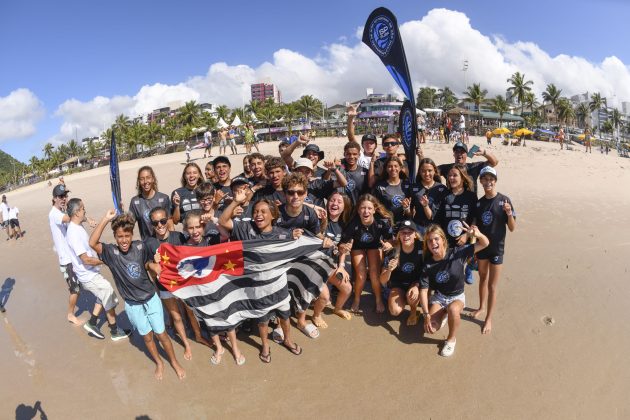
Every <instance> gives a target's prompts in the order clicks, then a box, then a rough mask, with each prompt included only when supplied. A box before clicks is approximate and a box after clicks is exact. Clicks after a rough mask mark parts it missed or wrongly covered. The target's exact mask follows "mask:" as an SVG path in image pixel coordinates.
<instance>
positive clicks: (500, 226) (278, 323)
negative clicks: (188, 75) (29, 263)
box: [49, 115, 515, 378]
mask: <svg viewBox="0 0 630 420" xmlns="http://www.w3.org/2000/svg"><path fill="white" fill-rule="evenodd" d="M352 118H353V115H349V119H350V120H351V119H352ZM382 146H383V149H384V153H383V156H382V157H381V154H379V153H377V151H376V149H377V138H376V137H375V136H374V135H372V134H366V135H364V136H363V137H362V138H361V142H360V143H359V142H357V141H356V138H355V135H354V126H353V124H352V123H351V121H350V122H349V124H348V142H347V143H346V144H345V146H344V157H343V159H341V160H338V159H333V160H324V152H323V151H322V150H320V148H319V147H318V146H317V145H316V144H313V143H311V142H310V141H309V139H308V138H307V137H300V138H299V139H298V140H297V141H295V142H293V143H291V144H289V143H288V142H281V143H279V147H278V155H277V156H265V155H262V154H261V153H258V152H254V153H250V154H248V155H246V156H245V157H244V159H243V172H242V173H241V174H238V175H237V176H235V177H233V176H232V174H231V166H232V162H231V161H230V159H229V158H228V157H227V156H224V155H220V156H218V157H216V158H214V159H213V160H211V161H209V162H208V163H207V164H206V166H205V167H204V170H203V171H202V169H201V167H200V166H199V165H198V164H197V163H194V162H189V163H187V164H186V165H185V167H184V170H183V172H182V176H181V180H180V182H181V186H180V187H179V188H177V189H175V190H174V191H173V192H172V193H171V194H170V195H168V194H165V193H163V192H160V191H159V189H158V180H157V176H156V174H155V173H154V171H153V169H152V168H151V167H149V166H144V167H142V168H140V169H139V170H138V174H137V183H136V186H137V194H136V195H134V197H132V198H131V199H130V201H129V209H128V212H127V213H123V214H119V215H117V214H116V212H115V211H114V210H110V211H108V212H106V214H105V215H104V216H103V218H102V220H101V221H100V223H96V222H95V221H93V220H89V219H88V218H87V217H86V209H85V203H84V202H83V201H82V200H80V199H79V198H72V199H68V193H69V192H70V191H68V189H67V188H66V186H65V185H62V184H60V185H57V186H55V188H54V189H53V201H52V209H51V211H50V213H49V223H50V228H51V231H52V235H53V240H54V243H55V248H56V251H57V254H58V256H59V265H60V270H61V272H62V273H63V275H64V278H65V280H66V282H67V285H68V288H69V291H70V298H69V302H68V315H67V317H68V321H70V322H72V323H75V324H79V323H80V321H79V320H78V319H77V318H76V316H75V305H76V301H77V297H78V294H79V293H80V291H82V290H88V291H90V292H91V293H93V294H94V295H95V296H96V298H97V299H96V304H95V306H94V308H93V310H92V312H91V318H90V320H89V321H88V322H86V323H85V324H83V328H85V330H86V331H87V332H88V333H90V334H91V335H93V336H95V337H98V338H101V339H102V338H104V334H103V333H102V332H101V331H100V329H99V327H98V317H99V316H100V313H101V312H102V311H103V309H104V310H105V315H106V318H107V322H108V324H109V328H110V337H111V339H112V340H120V339H124V338H125V337H127V336H128V335H129V334H130V331H127V330H122V329H121V328H119V327H118V325H117V322H116V313H115V308H116V306H117V303H118V296H117V294H116V292H115V291H114V288H113V287H112V285H111V284H110V283H109V282H108V281H107V280H106V279H105V278H104V277H103V276H102V275H101V274H100V272H99V266H101V265H103V264H105V265H107V266H108V267H109V268H110V270H111V272H112V275H113V278H114V282H115V284H116V288H117V290H118V292H119V294H120V295H121V297H122V298H123V300H124V304H125V311H126V312H127V316H128V318H129V321H130V322H131V324H132V326H133V327H134V328H135V329H136V330H137V331H138V333H139V334H140V335H142V336H143V338H144V342H145V343H146V346H147V349H148V350H149V353H150V354H151V355H152V357H153V359H154V360H155V362H156V371H155V375H156V377H157V378H161V377H162V375H163V370H164V364H163V362H162V361H161V358H160V356H159V352H158V350H157V346H156V343H155V338H157V339H158V341H159V343H160V345H161V346H162V347H163V349H164V351H165V353H166V355H167V357H168V361H169V363H170V364H171V366H172V367H173V368H174V370H175V371H176V372H177V374H178V376H179V377H180V378H183V377H184V376H185V372H184V369H183V368H182V367H181V365H180V364H179V362H178V361H177V358H176V356H175V354H174V352H173V347H172V343H171V341H170V338H169V336H168V335H167V334H166V332H165V328H166V324H165V315H164V312H167V313H168V319H169V320H170V323H171V325H172V327H173V329H174V332H175V333H176V334H177V335H178V336H179V337H180V338H181V341H182V343H183V346H184V358H185V359H190V358H191V357H192V349H191V346H190V343H189V340H188V338H187V333H186V324H187V323H188V324H189V325H190V327H191V329H192V331H193V333H194V340H195V341H197V342H199V343H201V344H204V345H207V346H209V347H212V348H213V350H214V351H213V354H212V357H211V363H213V364H219V363H221V359H222V356H223V354H224V351H225V343H229V348H230V349H231V351H232V354H233V357H234V360H235V362H236V364H237V365H239V366H240V365H242V364H244V363H245V357H244V356H243V354H242V353H241V351H240V350H239V347H238V342H237V336H236V331H235V330H234V329H232V330H230V331H225V334H216V335H212V334H211V335H210V336H209V337H205V336H204V331H203V323H201V325H200V323H199V320H198V319H197V317H196V316H195V311H194V309H191V308H189V307H188V306H187V305H185V304H183V302H181V301H180V300H179V299H178V298H176V297H175V296H174V295H173V294H172V293H170V292H169V291H168V290H167V289H166V288H165V287H164V286H162V285H161V284H160V282H159V281H158V279H159V276H160V270H161V268H160V264H159V258H157V257H156V251H157V249H158V248H159V246H160V244H161V243H165V242H166V243H169V244H172V245H176V246H209V245H213V244H218V243H222V242H225V241H232V240H237V241H248V240H252V239H266V240H271V239H283V240H294V239H297V238H299V237H300V236H302V235H306V236H312V237H317V238H319V239H321V241H322V250H323V251H324V252H325V253H326V255H328V257H329V258H330V259H331V260H332V261H333V262H334V264H333V266H334V267H335V268H334V269H333V270H331V272H330V273H327V274H328V278H327V281H326V283H325V284H324V286H323V287H322V288H321V289H320V290H319V295H318V296H315V298H314V299H313V301H312V302H310V303H311V306H312V308H313V314H312V317H311V320H312V322H310V323H309V322H308V321H307V313H306V310H303V309H302V310H300V309H296V308H295V307H294V309H296V310H295V311H294V313H293V315H294V316H295V325H296V326H297V329H298V330H299V331H301V332H302V333H304V334H305V335H306V336H307V337H309V338H312V339H316V338H317V337H319V335H320V333H321V330H322V329H325V328H326V327H327V326H328V325H327V323H326V321H325V319H324V317H323V310H324V308H325V307H326V305H329V304H330V305H332V307H333V313H334V314H335V315H337V316H339V317H341V318H343V319H346V320H349V319H351V318H352V315H353V314H355V315H358V314H361V312H362V302H361V297H362V294H363V289H364V286H365V283H366V282H367V281H368V279H369V283H370V286H371V291H372V294H373V296H374V300H375V311H376V312H377V313H383V312H385V310H388V311H389V313H390V314H391V315H393V316H398V315H400V314H401V313H402V312H403V311H404V310H405V308H406V307H407V306H409V308H410V310H409V315H408V317H407V321H406V323H407V325H409V326H413V325H416V324H417V322H418V320H419V316H418V312H417V309H418V307H420V311H421V313H422V315H423V319H424V331H425V332H426V333H429V334H433V333H435V332H436V331H438V330H439V329H440V328H442V327H444V326H445V325H446V324H448V337H447V339H446V341H445V343H444V345H443V347H442V349H441V350H440V354H441V355H442V356H450V355H452V354H453V352H454V349H455V343H456V333H457V329H458V327H459V324H460V318H461V314H462V311H463V309H464V305H465V296H464V285H465V284H466V281H469V282H470V280H471V278H472V266H473V265H475V264H477V265H478V270H479V277H480V282H479V295H480V306H479V308H477V309H476V310H475V311H474V312H472V314H471V316H473V317H480V316H481V314H482V313H484V312H485V313H486V317H485V321H484V325H483V328H482V332H483V333H484V334H486V333H489V332H490V331H491V328H492V316H493V313H494V310H495V306H496V305H495V303H496V295H497V285H498V281H499V276H500V271H501V265H502V263H503V253H504V242H505V236H506V229H509V230H510V231H512V230H514V228H515V211H514V208H513V205H512V203H511V201H510V199H509V198H508V197H507V196H505V195H503V194H501V193H499V192H497V190H496V182H497V172H496V170H495V169H494V167H495V166H496V165H497V164H498V160H497V159H496V157H495V156H494V155H493V154H492V153H490V152H488V151H487V150H479V151H477V152H475V153H474V156H481V157H484V158H485V161H481V162H474V163H470V162H467V158H468V157H469V156H468V154H467V152H468V148H467V146H466V144H463V143H461V142H458V143H456V144H455V145H454V147H453V156H454V162H453V163H448V164H444V165H440V166H437V165H436V164H435V163H434V162H433V160H432V159H430V158H428V157H424V156H423V153H422V150H421V149H418V158H419V165H418V168H417V173H418V176H417V177H416V179H409V177H408V174H409V167H408V164H407V161H406V160H405V158H404V154H403V153H399V147H400V139H399V137H398V136H397V135H396V134H386V135H384V136H383V137H382ZM298 148H300V149H302V153H301V156H300V157H298V158H294V154H295V152H296V149H298ZM442 177H443V178H444V183H443V180H442ZM478 179H480V181H481V185H482V187H483V196H482V197H481V198H480V199H477V180H478ZM84 221H87V222H88V223H90V225H91V226H93V227H94V230H93V232H92V233H91V235H88V233H87V231H86V230H85V229H84V228H83V227H82V223H83V222H84ZM180 223H181V224H182V228H181V230H180V229H178V225H179V224H180ZM108 225H109V226H111V229H112V232H113V234H114V239H115V243H112V244H106V243H102V242H101V235H102V233H103V231H104V230H105V228H106V227H107V226H108ZM136 225H137V231H138V232H139V237H137V236H136V237H134V230H135V226H136ZM349 300H351V302H350V303H349V305H346V304H347V303H348V301H349ZM347 306H349V308H348V307H347ZM291 316H292V313H291V312H290V311H280V310H275V311H272V312H270V313H269V314H265V315H264V316H262V317H261V318H260V319H256V320H251V322H248V323H246V324H247V325H241V326H240V327H239V328H243V329H247V330H249V329H250V328H251V326H252V325H254V324H256V325H257V326H258V331H259V334H260V338H261V341H262V345H261V348H260V353H259V358H260V360H261V361H262V362H264V363H269V362H271V349H270V345H269V340H268V324H269V322H270V321H272V322H273V323H274V329H273V331H272V334H271V338H272V339H273V340H274V341H276V342H278V343H280V344H281V345H283V346H284V347H286V349H287V350H289V351H290V352H291V353H293V354H295V355H300V354H301V353H302V348H301V347H300V346H299V345H298V344H297V343H295V342H294V341H293V340H292V338H291V323H290V322H289V320H290V317H291Z"/></svg>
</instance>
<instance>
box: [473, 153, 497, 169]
mask: <svg viewBox="0 0 630 420" xmlns="http://www.w3.org/2000/svg"><path fill="white" fill-rule="evenodd" d="M475 156H483V157H485V158H486V161H487V162H488V165H490V166H492V167H493V168H494V167H495V166H497V165H498V164H499V159H497V157H496V156H495V155H493V154H492V153H491V152H488V149H483V150H480V151H478V152H475Z"/></svg>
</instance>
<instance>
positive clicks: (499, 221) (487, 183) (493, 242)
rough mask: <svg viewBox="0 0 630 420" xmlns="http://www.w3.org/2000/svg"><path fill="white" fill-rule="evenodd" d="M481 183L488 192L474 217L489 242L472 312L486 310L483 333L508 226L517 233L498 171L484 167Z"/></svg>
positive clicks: (493, 303) (489, 323)
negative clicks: (500, 191) (474, 309)
mask: <svg viewBox="0 0 630 420" xmlns="http://www.w3.org/2000/svg"><path fill="white" fill-rule="evenodd" d="M480 180H481V185H482V186H483V190H484V192H485V195H484V196H483V197H481V198H480V199H479V201H478V202H477V211H476V213H477V215H476V217H475V219H476V220H477V224H478V226H479V230H480V231H481V233H483V234H484V235H486V236H487V237H488V239H489V240H490V245H489V246H488V247H487V248H486V249H484V250H483V251H481V252H479V253H478V254H477V261H479V309H477V310H476V311H474V312H473V313H472V316H473V318H477V317H479V316H480V315H481V313H482V312H483V311H484V310H485V309H486V301H487V305H488V306H487V308H488V312H487V314H486V320H485V322H484V324H483V327H482V329H481V332H482V333H483V334H488V333H490V331H491V330H492V315H493V313H494V308H495V306H496V301H497V293H498V287H499V276H500V275H501V267H502V265H503V251H504V247H505V234H506V229H505V227H506V226H507V228H508V229H509V230H510V232H514V229H515V228H516V212H515V211H514V207H513V205H512V201H511V200H510V198H509V197H507V196H505V195H503V194H501V193H499V192H497V190H496V183H497V171H496V170H494V168H491V167H489V166H487V167H485V168H483V169H482V170H481V178H480Z"/></svg>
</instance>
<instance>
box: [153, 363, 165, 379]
mask: <svg viewBox="0 0 630 420" xmlns="http://www.w3.org/2000/svg"><path fill="white" fill-rule="evenodd" d="M163 375H164V363H162V362H160V363H158V364H157V366H156V367H155V379H157V380H158V381H161V380H162V376H163Z"/></svg>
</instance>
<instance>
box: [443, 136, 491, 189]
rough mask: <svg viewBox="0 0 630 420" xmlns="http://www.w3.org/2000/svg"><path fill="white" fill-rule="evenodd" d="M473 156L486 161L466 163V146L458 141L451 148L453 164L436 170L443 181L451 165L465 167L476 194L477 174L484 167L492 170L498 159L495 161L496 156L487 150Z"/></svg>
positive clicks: (447, 164) (446, 164) (444, 165)
mask: <svg viewBox="0 0 630 420" xmlns="http://www.w3.org/2000/svg"><path fill="white" fill-rule="evenodd" d="M475 156H483V157H485V158H486V161H485V162H468V163H466V159H467V158H468V146H466V145H465V144H464V143H462V142H460V141H458V142H457V143H455V145H454V146H453V158H454V160H455V162H453V163H444V164H442V165H439V166H438V170H439V171H440V175H441V176H442V177H444V179H446V178H447V177H448V171H450V170H451V168H452V167H453V165H456V164H458V163H461V164H462V165H466V172H467V173H468V175H470V177H471V178H472V180H473V191H474V193H475V194H477V179H478V178H479V173H480V172H481V169H483V168H484V167H486V166H491V167H493V168H494V167H495V166H497V165H498V164H499V159H497V158H496V156H494V155H493V154H492V153H490V152H488V150H487V149H483V150H478V151H476V152H475Z"/></svg>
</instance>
